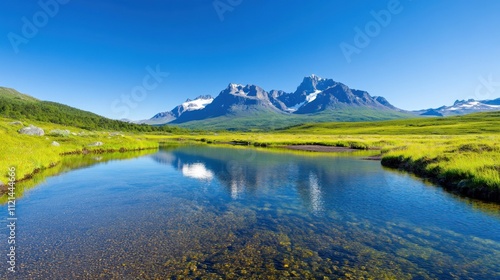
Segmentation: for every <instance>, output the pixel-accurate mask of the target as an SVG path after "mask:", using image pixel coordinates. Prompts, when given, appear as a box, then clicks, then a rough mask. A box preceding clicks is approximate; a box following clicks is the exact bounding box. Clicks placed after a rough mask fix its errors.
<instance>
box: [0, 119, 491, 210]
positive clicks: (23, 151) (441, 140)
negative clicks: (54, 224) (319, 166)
mask: <svg viewBox="0 0 500 280" xmlns="http://www.w3.org/2000/svg"><path fill="white" fill-rule="evenodd" d="M432 120H434V121H432ZM442 120H446V121H442ZM13 121H14V120H11V119H1V118H0V137H1V139H2V145H1V146H0V158H1V159H2V160H1V162H0V170H1V175H2V176H1V178H0V181H2V182H4V183H6V182H7V178H8V169H9V167H11V166H15V167H16V170H17V173H16V176H17V179H18V180H21V179H24V178H29V177H31V176H32V174H33V172H34V171H36V170H40V169H44V168H49V167H51V166H54V165H57V163H59V162H60V161H61V160H62V158H63V157H64V154H69V153H75V152H76V153H105V152H116V151H120V150H121V151H124V150H136V149H147V148H158V146H159V144H160V143H161V142H175V143H178V142H190V141H192V142H197V143H202V144H207V145H209V144H228V143H229V144H238V145H247V146H252V147H278V146H290V145H319V146H327V147H342V148H347V149H371V150H379V151H380V158H381V160H382V161H381V162H382V164H383V165H384V166H387V167H392V168H398V169H402V170H406V171H409V172H412V173H415V174H417V175H419V176H421V177H425V178H428V179H430V180H431V181H433V182H435V183H437V184H439V185H441V186H443V187H445V188H447V189H449V190H452V191H454V192H458V193H460V194H463V195H466V196H469V197H474V198H479V199H482V200H487V201H495V202H500V165H499V163H500V144H499V143H500V131H497V130H499V129H500V125H499V124H500V114H495V113H490V114H489V115H486V114H483V115H480V116H478V117H476V118H475V117H474V116H472V117H470V118H456V119H455V120H453V118H446V119H442V118H441V119H418V120H402V121H387V122H376V123H375V122H374V123H330V124H314V125H304V126H300V127H292V128H289V129H286V130H282V131H274V132H202V131H198V132H190V133H183V134H162V135H157V134H137V133H128V132H119V133H116V132H105V131H84V130H82V129H79V128H74V127H64V126H61V125H55V124H51V123H40V122H35V123H34V122H31V121H28V122H26V123H25V124H26V125H27V124H31V123H33V124H34V125H36V126H39V127H41V128H43V129H44V130H45V131H46V132H49V134H47V135H45V136H27V135H20V134H19V133H18V132H17V131H18V130H19V129H20V128H21V127H22V126H19V125H15V124H12V122H13ZM436 122H437V123H436ZM54 129H59V130H65V129H67V130H69V131H71V133H70V134H69V135H67V136H60V135H52V134H50V131H51V130H54ZM478 129H482V130H478ZM398 131H399V132H400V133H401V134H397V132H398ZM54 141H55V142H57V143H59V144H60V145H59V146H53V145H52V143H53V142H54ZM95 142H102V146H91V145H92V144H93V143H95ZM330 149H331V148H330ZM319 150H320V151H325V150H328V148H320V149H319Z"/></svg>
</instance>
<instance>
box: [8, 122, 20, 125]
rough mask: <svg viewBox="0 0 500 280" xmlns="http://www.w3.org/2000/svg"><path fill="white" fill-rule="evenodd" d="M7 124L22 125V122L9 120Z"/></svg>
mask: <svg viewBox="0 0 500 280" xmlns="http://www.w3.org/2000/svg"><path fill="white" fill-rule="evenodd" d="M9 124H10V125H23V123H22V122H20V121H15V122H10V123H9Z"/></svg>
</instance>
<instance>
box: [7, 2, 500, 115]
mask: <svg viewBox="0 0 500 280" xmlns="http://www.w3.org/2000/svg"><path fill="white" fill-rule="evenodd" d="M57 1H59V2H57ZM40 3H48V4H46V5H45V6H46V7H45V9H44V7H43V6H44V5H40ZM214 3H215V4H214ZM214 5H215V6H216V7H217V8H216V7H214ZM47 7H48V8H47ZM498 11H500V1H495V0H483V1H465V0H454V1H452V0H446V1H423V0H413V1H410V0H400V1H397V0H381V1H369V2H368V1H347V0H346V1H326V0H325V1H318V0H308V1H290V0H274V1H269V0H216V1H213V0H192V1H188V0H147V1H131V0H121V1H111V0H101V1H84V0H41V1H2V2H1V3H0V18H1V23H0V34H1V35H2V36H1V37H0V38H1V40H0V59H1V60H0V85H1V86H7V87H12V88H15V89H17V90H19V91H21V92H24V93H28V94H31V95H33V96H35V97H37V98H39V99H43V100H50V101H56V102H60V103H64V104H68V105H71V106H74V107H78V108H81V109H84V110H89V111H93V112H96V113H98V114H101V115H104V116H107V117H111V118H121V117H127V118H130V119H144V118H149V117H151V116H153V115H154V114H155V113H157V112H160V111H166V110H170V109H171V108H172V107H174V106H175V105H177V104H179V103H181V102H183V101H184V100H185V99H186V98H188V97H190V98H194V97H196V96H198V95H202V94H211V95H214V96H215V95H217V94H218V93H219V92H220V91H221V90H222V89H224V88H225V87H226V86H227V84H228V83H230V82H234V83H242V84H257V85H259V86H261V87H263V88H264V89H266V90H271V89H283V90H286V91H294V90H295V88H296V87H297V86H298V85H299V83H300V82H301V81H302V78H303V77H304V76H309V75H310V74H313V73H314V74H316V75H318V76H321V77H327V78H332V79H334V80H336V81H339V82H343V83H345V84H347V85H348V86H350V87H352V88H356V89H362V90H367V91H368V92H370V93H371V94H372V95H382V96H384V97H386V98H387V99H388V100H389V101H390V102H391V103H393V104H394V105H395V106H397V107H400V108H403V109H421V108H429V107H438V106H441V105H444V104H451V103H453V101H454V100H456V99H468V98H478V99H493V98H498V97H500V63H499V62H500V32H499V29H498V27H499V26H500V17H499V16H498ZM374 12H375V13H376V14H379V15H385V16H386V17H383V16H381V18H383V19H384V20H379V21H378V22H377V20H376V16H374V15H373V13H374ZM387 15H390V20H388V17H387ZM23 18H24V19H23ZM27 22H28V23H27ZM31 24H33V26H31V27H34V28H35V29H30V28H29V27H30V26H29V25H31ZM27 26H28V27H27ZM23 29H24V30H23ZM356 30H361V31H362V32H363V34H365V35H361V36H367V39H368V40H365V41H363V40H360V39H359V38H357V39H358V40H357V41H356V40H355V39H356V36H358V37H359V36H360V35H359V34H358V33H357V31H356ZM365 39H366V38H365ZM356 42H357V43H356ZM342 44H343V45H342ZM347 45H349V46H350V47H352V48H350V49H349V50H351V51H352V50H353V48H354V49H355V50H356V51H355V52H353V53H351V54H350V55H347V56H346V55H345V53H344V52H345V48H344V51H343V49H342V48H341V46H344V47H345V46H347ZM346 57H347V58H346ZM147 69H149V70H147ZM152 69H155V70H156V71H157V72H160V74H159V76H158V74H157V75H156V78H157V79H154V77H151V74H150V72H151V71H153V70H152ZM153 72H154V71H153ZM165 73H168V76H167V75H166V74H165ZM148 75H149V76H148ZM144 83H145V84H144ZM146 88H147V89H146ZM134 96H135V97H134ZM131 97H132V98H131ZM123 98H129V100H128V101H124V99H123ZM134 98H135V99H134ZM127 102H128V103H127ZM124 107H126V108H124Z"/></svg>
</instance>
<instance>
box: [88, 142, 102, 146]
mask: <svg viewBox="0 0 500 280" xmlns="http://www.w3.org/2000/svg"><path fill="white" fill-rule="evenodd" d="M102 145H104V143H102V142H94V143H92V144H89V146H90V147H99V146H102Z"/></svg>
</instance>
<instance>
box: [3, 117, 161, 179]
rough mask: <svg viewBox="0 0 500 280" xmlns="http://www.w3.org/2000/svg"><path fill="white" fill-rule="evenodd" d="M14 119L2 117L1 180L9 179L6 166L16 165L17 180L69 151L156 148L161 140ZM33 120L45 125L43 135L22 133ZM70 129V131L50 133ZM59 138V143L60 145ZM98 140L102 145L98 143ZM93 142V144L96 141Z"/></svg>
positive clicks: (60, 157)
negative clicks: (16, 121) (21, 130)
mask: <svg viewBox="0 0 500 280" xmlns="http://www.w3.org/2000/svg"><path fill="white" fill-rule="evenodd" d="M14 121H15V120H13V119H6V118H0V139H1V145H0V159H1V161H0V170H1V171H0V172H1V173H0V174H1V177H0V181H2V182H4V183H6V182H7V176H6V175H7V170H8V168H9V167H11V166H14V167H15V168H16V177H17V180H22V179H25V178H29V177H31V176H32V174H33V173H34V172H37V171H38V170H42V169H45V168H48V167H52V166H54V165H57V164H58V163H59V162H60V161H61V160H62V158H63V154H67V153H104V152H118V151H120V150H121V151H125V150H141V149H148V148H157V147H158V142H156V141H151V140H146V139H144V138H143V137H141V135H138V134H134V133H123V132H110V131H90V130H84V129H81V128H76V127H71V126H64V125H58V124H52V123H46V122H38V121H22V123H23V124H17V123H14ZM29 124H33V125H35V126H37V127H40V128H42V129H44V131H45V133H46V134H45V135H44V136H31V135H22V134H20V133H18V130H19V129H21V128H22V127H23V126H26V125H29ZM53 130H60V131H64V130H68V131H69V132H70V133H69V134H68V135H62V134H60V133H52V134H51V133H50V132H51V131H53ZM54 142H57V143H58V144H59V146H55V145H57V144H56V143H54ZM97 142H101V143H102V145H100V146H96V145H95V144H96V143H97ZM93 144H94V145H93Z"/></svg>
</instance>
